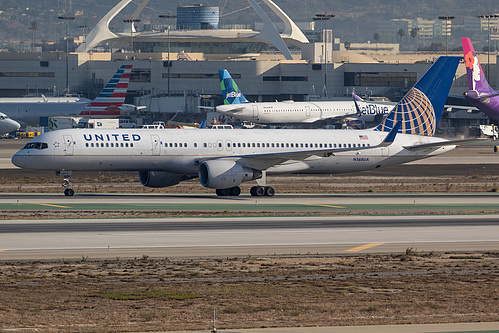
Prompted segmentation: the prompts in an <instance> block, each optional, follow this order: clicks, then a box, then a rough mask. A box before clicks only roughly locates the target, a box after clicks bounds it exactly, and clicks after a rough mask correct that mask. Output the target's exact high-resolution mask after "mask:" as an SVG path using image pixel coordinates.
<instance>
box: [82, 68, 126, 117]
mask: <svg viewBox="0 0 499 333" xmlns="http://www.w3.org/2000/svg"><path fill="white" fill-rule="evenodd" d="M131 73H132V65H123V66H121V67H120V68H119V69H118V71H117V72H116V74H114V76H113V77H112V78H111V80H109V82H108V83H107V84H106V86H105V87H104V89H102V91H101V92H100V94H99V96H97V97H96V98H95V99H94V100H93V101H92V102H90V103H89V104H88V105H87V106H86V107H85V110H84V111H83V112H81V113H80V115H88V116H119V115H120V114H121V109H120V107H121V106H122V105H123V104H124V103H125V97H126V93H127V90H128V83H129V82H130V75H131Z"/></svg>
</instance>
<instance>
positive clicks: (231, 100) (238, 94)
mask: <svg viewBox="0 0 499 333" xmlns="http://www.w3.org/2000/svg"><path fill="white" fill-rule="evenodd" d="M218 76H219V77H220V86H221V88H222V94H223V96H224V104H242V103H249V102H250V101H248V100H247V99H246V97H244V95H243V93H242V91H240V90H239V87H238V86H237V84H236V81H234V80H233V79H232V77H231V76H230V74H229V72H228V71H227V70H226V69H219V70H218Z"/></svg>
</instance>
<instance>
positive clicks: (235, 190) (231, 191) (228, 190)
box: [215, 186, 241, 197]
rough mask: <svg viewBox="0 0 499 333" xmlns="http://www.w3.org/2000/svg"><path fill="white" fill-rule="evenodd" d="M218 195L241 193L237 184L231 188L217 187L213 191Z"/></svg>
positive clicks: (226, 195) (231, 195)
mask: <svg viewBox="0 0 499 333" xmlns="http://www.w3.org/2000/svg"><path fill="white" fill-rule="evenodd" d="M215 193H216V194H217V195H218V196H219V197H229V196H230V197H237V196H238V195H239V194H241V188H240V187H239V186H234V187H231V188H219V189H217V190H216V191H215Z"/></svg>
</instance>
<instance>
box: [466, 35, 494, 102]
mask: <svg viewBox="0 0 499 333" xmlns="http://www.w3.org/2000/svg"><path fill="white" fill-rule="evenodd" d="M461 41H462V43H463V52H464V61H465V62H466V75H467V76H468V89H469V90H473V91H478V92H479V93H492V92H494V90H492V88H491V87H490V86H489V83H488V82H487V79H486V78H485V74H484V73H483V70H482V66H481V65H480V62H479V61H478V57H477V56H476V52H475V49H474V48H473V45H472V44H471V40H470V39H469V38H461Z"/></svg>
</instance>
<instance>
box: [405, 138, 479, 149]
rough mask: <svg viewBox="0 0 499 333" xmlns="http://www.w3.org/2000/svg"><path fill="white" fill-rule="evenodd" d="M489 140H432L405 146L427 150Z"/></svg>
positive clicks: (406, 147)
mask: <svg viewBox="0 0 499 333" xmlns="http://www.w3.org/2000/svg"><path fill="white" fill-rule="evenodd" d="M483 140H487V139H485V138H473V139H461V140H447V141H440V142H432V143H424V144H421V145H414V146H404V148H405V149H407V150H412V151H415V150H425V149H431V148H439V147H444V146H454V145H459V144H461V143H466V142H478V141H483Z"/></svg>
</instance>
